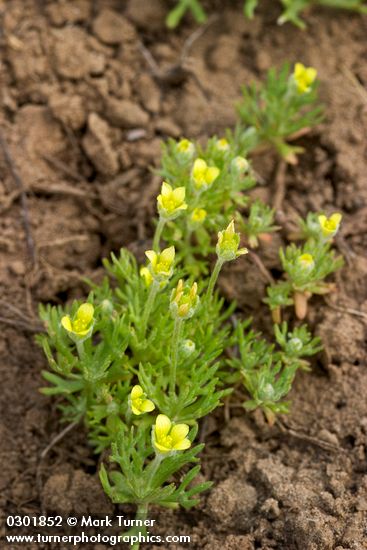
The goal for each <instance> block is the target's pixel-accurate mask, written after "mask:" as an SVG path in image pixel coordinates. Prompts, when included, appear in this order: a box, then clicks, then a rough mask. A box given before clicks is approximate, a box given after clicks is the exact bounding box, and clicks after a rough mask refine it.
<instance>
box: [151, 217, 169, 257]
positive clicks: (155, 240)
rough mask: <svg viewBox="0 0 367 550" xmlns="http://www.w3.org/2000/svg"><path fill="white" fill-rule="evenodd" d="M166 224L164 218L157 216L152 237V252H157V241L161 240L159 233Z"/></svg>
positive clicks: (160, 233)
mask: <svg viewBox="0 0 367 550" xmlns="http://www.w3.org/2000/svg"><path fill="white" fill-rule="evenodd" d="M165 225H166V220H165V219H164V218H159V222H158V225H157V227H156V230H155V233H154V239H153V250H154V252H158V250H159V242H160V240H161V235H162V231H163V228H164V226H165Z"/></svg>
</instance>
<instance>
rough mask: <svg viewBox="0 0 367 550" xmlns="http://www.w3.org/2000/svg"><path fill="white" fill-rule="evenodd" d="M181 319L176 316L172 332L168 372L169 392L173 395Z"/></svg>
mask: <svg viewBox="0 0 367 550" xmlns="http://www.w3.org/2000/svg"><path fill="white" fill-rule="evenodd" d="M182 322H183V321H182V319H180V318H179V317H176V319H175V324H174V327H173V334H172V355H171V357H172V359H171V372H170V383H169V386H170V393H171V394H172V395H173V394H174V393H175V388H176V371H177V363H178V348H179V345H180V336H181V328H182Z"/></svg>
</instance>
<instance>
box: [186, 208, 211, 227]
mask: <svg viewBox="0 0 367 550" xmlns="http://www.w3.org/2000/svg"><path fill="white" fill-rule="evenodd" d="M207 214H208V213H207V211H206V210H205V209H204V208H194V210H193V211H192V214H191V216H190V220H191V222H192V223H194V224H195V225H200V224H202V223H203V222H204V220H205V218H206V217H207Z"/></svg>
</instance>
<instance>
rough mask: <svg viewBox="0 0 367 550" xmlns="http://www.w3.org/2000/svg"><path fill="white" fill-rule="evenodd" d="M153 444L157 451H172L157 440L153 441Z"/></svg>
mask: <svg viewBox="0 0 367 550" xmlns="http://www.w3.org/2000/svg"><path fill="white" fill-rule="evenodd" d="M154 446H155V447H156V449H158V451H161V453H169V452H170V451H172V449H171V447H166V446H165V445H161V444H160V443H159V442H158V441H157V440H155V441H154Z"/></svg>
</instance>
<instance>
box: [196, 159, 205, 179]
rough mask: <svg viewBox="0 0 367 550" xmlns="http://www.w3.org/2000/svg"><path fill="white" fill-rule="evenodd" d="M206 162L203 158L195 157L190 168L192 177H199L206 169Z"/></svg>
mask: <svg viewBox="0 0 367 550" xmlns="http://www.w3.org/2000/svg"><path fill="white" fill-rule="evenodd" d="M207 166H208V165H207V163H206V162H205V160H204V159H196V160H195V162H194V166H193V168H192V175H193V177H194V178H200V176H202V175H203V173H204V172H205V170H206V169H207Z"/></svg>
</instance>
